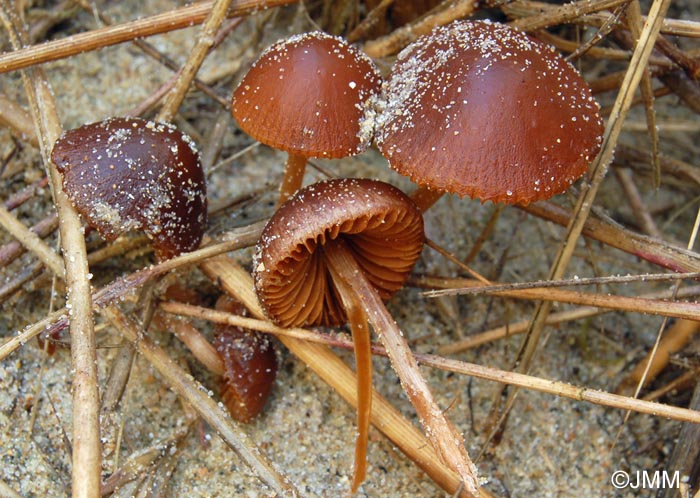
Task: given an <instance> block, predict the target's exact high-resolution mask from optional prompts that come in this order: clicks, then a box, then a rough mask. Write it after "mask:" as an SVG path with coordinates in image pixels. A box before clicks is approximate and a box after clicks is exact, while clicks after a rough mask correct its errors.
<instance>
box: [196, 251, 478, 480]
mask: <svg viewBox="0 0 700 498" xmlns="http://www.w3.org/2000/svg"><path fill="white" fill-rule="evenodd" d="M201 268H202V270H203V271H204V273H205V274H206V275H207V276H208V277H209V278H211V279H212V280H213V281H216V282H218V283H219V284H220V285H221V287H222V288H223V289H224V290H225V291H226V292H228V293H229V294H231V295H232V296H234V297H235V298H236V299H238V300H239V301H240V302H241V303H243V305H244V306H246V308H248V310H249V311H250V312H251V314H252V315H253V316H254V317H256V318H258V319H262V318H263V317H264V315H263V312H262V309H261V308H260V305H259V304H258V299H257V296H256V295H255V291H254V290H253V280H252V277H251V276H250V274H249V273H248V272H246V271H245V270H244V269H242V268H241V267H240V266H239V265H238V264H237V263H235V262H234V261H233V260H231V259H230V258H227V257H225V256H219V257H216V258H212V259H209V260H207V261H205V262H204V263H202V265H201ZM280 341H282V343H283V344H284V345H285V346H286V347H287V348H288V349H289V350H290V351H291V352H292V353H293V354H294V355H296V356H297V357H299V358H300V359H301V360H302V361H303V362H304V363H306V365H307V366H308V367H309V368H310V369H312V370H313V371H314V372H316V374H317V375H318V376H319V377H321V378H322V379H323V380H324V381H325V382H326V383H328V384H329V385H330V386H331V387H332V388H333V389H334V390H335V391H336V392H338V394H340V396H342V397H343V399H345V401H347V402H348V403H350V404H351V405H352V406H354V407H357V391H356V389H355V386H356V385H357V379H356V377H355V373H354V372H353V371H352V370H350V368H349V367H348V366H347V365H346V364H345V363H343V361H342V360H341V359H340V358H338V357H337V356H336V355H335V354H334V353H333V352H332V351H330V350H329V349H328V348H326V347H324V346H321V345H318V344H310V343H307V342H304V341H302V340H299V339H294V338H292V337H283V336H282V337H280ZM371 416H372V424H373V425H374V426H375V427H376V428H377V429H379V430H380V431H381V432H382V433H384V435H386V436H387V437H388V438H389V439H391V441H393V442H394V444H396V445H397V446H398V447H399V448H400V449H401V451H403V452H404V453H405V454H406V455H407V456H408V457H409V458H410V459H411V460H413V461H414V462H415V463H416V465H418V466H419V467H420V468H422V469H423V470H424V471H425V472H426V473H427V474H428V475H429V476H430V477H431V478H432V479H433V480H434V481H435V482H436V483H437V484H438V485H439V486H440V487H442V488H443V489H445V490H446V491H447V492H449V493H455V492H457V491H458V490H459V489H461V488H460V482H461V481H460V478H459V477H458V476H457V474H456V473H455V472H454V471H452V470H450V469H449V468H448V467H447V466H445V465H444V464H443V463H442V462H441V460H440V458H439V457H438V455H437V453H436V452H435V450H434V449H433V446H432V445H431V444H430V443H429V442H428V440H427V439H426V438H425V436H424V435H423V434H422V433H421V432H420V431H418V430H417V429H416V428H415V427H414V426H413V425H411V424H410V423H408V422H407V421H406V419H404V418H403V416H401V414H400V413H399V412H398V411H397V410H396V409H395V408H394V407H393V406H392V405H391V404H389V403H388V402H387V401H386V400H385V399H384V398H383V397H381V396H380V395H379V394H377V393H376V391H373V393H372V415H371ZM480 491H481V492H482V493H485V491H484V490H483V488H481V490H480Z"/></svg>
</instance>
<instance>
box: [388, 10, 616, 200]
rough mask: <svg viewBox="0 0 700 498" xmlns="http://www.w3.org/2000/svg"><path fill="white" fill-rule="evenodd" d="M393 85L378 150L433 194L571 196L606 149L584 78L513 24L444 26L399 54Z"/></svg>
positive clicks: (514, 197) (488, 197) (533, 197)
mask: <svg viewBox="0 0 700 498" xmlns="http://www.w3.org/2000/svg"><path fill="white" fill-rule="evenodd" d="M386 87H387V89H386V94H385V96H384V98H383V102H382V105H383V106H384V107H385V108H384V110H383V111H382V112H381V113H380V116H379V122H378V124H377V129H378V133H377V137H376V138H377V145H378V146H379V148H380V150H381V151H382V153H383V154H384V155H385V156H386V157H387V158H388V159H389V162H390V163H391V166H392V167H393V168H394V169H396V170H397V171H398V172H400V173H402V174H404V175H407V176H409V177H410V178H411V179H412V180H413V181H414V182H416V183H418V184H419V185H421V186H425V187H427V188H429V189H435V190H441V191H447V192H451V193H456V194H459V195H460V196H465V195H468V196H470V197H477V198H479V199H481V200H482V201H487V200H492V201H494V202H506V203H508V204H517V203H521V204H527V203H529V202H533V201H536V200H540V199H544V198H548V197H551V196H553V195H555V194H558V193H561V192H563V191H564V190H566V189H567V188H568V187H569V186H570V185H571V183H572V182H574V181H575V180H576V179H578V178H579V177H580V176H581V175H583V174H584V173H585V172H586V170H587V167H588V164H589V162H590V160H592V159H593V157H594V156H595V154H596V153H597V151H598V150H599V148H600V145H601V142H602V134H603V122H602V119H601V117H600V113H599V106H598V104H597V103H596V101H595V100H594V99H593V97H592V95H591V91H590V89H589V88H588V85H587V84H586V82H585V81H584V80H583V79H582V78H581V76H580V75H579V74H578V72H577V71H576V70H575V69H574V68H573V67H572V66H571V65H570V64H569V63H568V62H566V61H564V59H562V57H561V56H560V55H559V54H558V53H557V52H555V51H554V49H553V48H552V47H549V46H547V45H545V44H543V43H541V42H539V41H537V40H535V39H534V38H531V37H530V36H528V35H526V34H525V33H522V32H519V31H515V30H513V29H511V28H509V27H507V26H503V25H499V24H495V23H490V22H485V21H474V22H465V21H458V22H454V23H452V24H449V25H447V26H442V27H439V28H436V29H435V30H433V32H432V33H430V34H428V35H426V36H423V37H421V38H419V39H418V40H417V41H416V42H414V43H413V44H411V45H409V46H408V47H407V48H406V49H404V51H402V52H401V53H400V54H399V58H398V60H397V62H396V64H395V66H394V68H393V69H392V72H391V75H390V76H389V79H388V82H387V85H386Z"/></svg>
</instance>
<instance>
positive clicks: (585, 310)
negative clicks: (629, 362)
mask: <svg viewBox="0 0 700 498" xmlns="http://www.w3.org/2000/svg"><path fill="white" fill-rule="evenodd" d="M699 292H700V286H694V287H688V288H686V289H681V290H680V291H679V292H678V297H689V296H694V295H697V294H698V293H699ZM671 295H672V292H669V291H667V292H663V293H655V294H649V295H645V296H641V297H647V298H656V299H665V298H667V297H671ZM610 311H613V310H610V309H608V310H606V309H603V308H598V307H594V306H584V307H580V308H577V309H573V310H567V311H560V312H558V313H551V314H550V315H549V316H548V317H547V325H554V324H557V323H563V322H568V321H573V320H581V319H583V318H589V317H592V316H597V315H602V314H603V313H608V312H610ZM528 323H529V321H528V320H522V321H519V322H515V323H509V324H508V325H502V326H500V327H496V328H493V329H491V330H486V331H484V332H481V333H479V334H474V335H470V336H469V337H465V338H464V339H461V340H459V341H455V342H452V343H450V344H445V345H443V346H440V347H439V348H438V353H439V354H444V355H449V354H455V353H459V352H460V351H464V350H466V349H472V348H475V347H478V346H481V345H483V344H486V343H489V342H493V341H497V340H499V339H505V338H506V337H509V336H511V335H516V334H522V333H523V332H525V331H526V330H527V327H528Z"/></svg>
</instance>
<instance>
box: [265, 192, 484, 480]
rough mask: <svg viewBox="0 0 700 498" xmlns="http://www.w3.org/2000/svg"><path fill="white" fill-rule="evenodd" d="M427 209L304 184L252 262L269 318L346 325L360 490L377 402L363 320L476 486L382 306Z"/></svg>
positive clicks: (395, 195) (416, 247)
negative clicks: (351, 348) (353, 370)
mask: <svg viewBox="0 0 700 498" xmlns="http://www.w3.org/2000/svg"><path fill="white" fill-rule="evenodd" d="M423 240H424V234H423V219H422V216H421V212H420V211H419V210H418V209H417V208H416V206H415V205H414V204H413V202H411V201H410V199H409V198H408V197H407V196H406V195H405V194H403V193H402V192H401V191H400V190H398V189H396V188H395V187H392V186H391V185H388V184H386V183H382V182H379V181H375V180H365V179H342V180H328V181H323V182H319V183H316V184H313V185H310V186H308V187H305V188H302V189H301V190H299V192H298V193H297V194H296V195H295V196H294V197H292V198H291V199H289V200H288V201H287V202H285V203H284V204H283V205H282V206H281V207H280V208H279V210H278V211H277V212H276V213H275V214H274V215H273V216H272V218H271V219H270V221H269V222H268V224H267V225H266V226H265V229H264V230H263V233H262V236H261V238H260V242H259V243H258V247H257V252H256V257H255V261H254V278H255V287H256V290H257V293H258V297H259V299H260V302H261V304H262V306H263V308H264V309H265V311H266V313H267V314H268V316H269V317H270V318H271V319H272V320H273V321H275V322H277V323H278V324H279V325H282V326H286V327H289V326H300V325H338V324H340V323H343V322H345V321H349V322H350V326H351V329H352V335H353V339H354V343H355V358H356V365H357V377H358V386H357V390H358V413H357V419H358V422H357V423H358V437H357V443H356V449H355V475H354V478H353V482H352V490H353V491H355V490H356V489H357V488H358V486H359V485H360V483H361V482H362V480H363V479H364V476H365V472H366V452H367V435H368V430H369V418H370V403H371V375H372V364H371V351H370V338H369V329H368V327H367V320H369V322H370V323H371V324H372V326H373V328H374V330H375V332H376V333H377V334H378V335H379V336H380V338H381V340H382V342H383V343H384V346H385V347H386V349H387V352H388V353H389V357H390V358H391V360H392V364H393V366H394V368H395V370H396V371H397V373H398V374H399V377H400V379H401V381H402V384H403V386H404V390H405V391H406V393H407V394H408V396H409V398H410V400H411V402H412V403H413V405H414V407H415V408H416V411H417V413H418V415H419V417H420V418H421V420H422V422H423V424H424V426H425V429H426V433H427V435H428V437H429V438H430V440H431V442H432V443H433V444H434V445H435V447H436V449H437V450H438V451H439V453H440V454H441V455H442V456H443V458H444V459H445V460H446V462H447V463H448V464H449V465H450V466H451V467H452V468H453V469H455V470H456V471H457V472H459V474H460V475H461V476H462V478H463V479H464V480H465V484H466V485H467V490H468V491H470V492H472V493H474V492H476V489H477V486H478V485H477V483H476V478H475V476H476V471H475V469H474V467H473V465H472V464H471V461H469V458H468V456H467V454H466V450H464V447H463V443H462V438H461V435H460V434H459V433H457V432H456V431H455V429H454V428H453V427H452V425H451V424H450V423H449V422H448V421H447V419H446V418H445V416H444V414H443V413H442V411H441V410H440V408H439V407H438V405H437V403H436V402H435V400H434V399H433V397H432V395H431V393H430V390H429V389H428V386H427V383H426V381H425V379H423V377H422V375H421V374H420V371H419V369H418V365H417V364H416V361H415V359H414V358H413V355H412V354H411V351H410V349H409V347H408V344H407V343H406V340H405V339H404V338H403V336H402V333H401V331H400V330H399V329H398V327H397V325H396V323H395V322H394V320H393V318H392V317H391V315H390V314H389V312H388V311H387V310H386V307H385V306H384V304H383V302H382V299H387V298H388V297H389V296H390V295H391V294H392V293H393V292H395V291H396V290H398V289H399V288H400V287H402V285H403V283H404V282H405V280H406V278H407V277H408V275H409V273H410V272H411V270H412V268H413V266H414V264H415V262H416V261H417V259H418V258H419V256H420V253H421V249H422V246H423Z"/></svg>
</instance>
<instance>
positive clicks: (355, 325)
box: [324, 242, 372, 493]
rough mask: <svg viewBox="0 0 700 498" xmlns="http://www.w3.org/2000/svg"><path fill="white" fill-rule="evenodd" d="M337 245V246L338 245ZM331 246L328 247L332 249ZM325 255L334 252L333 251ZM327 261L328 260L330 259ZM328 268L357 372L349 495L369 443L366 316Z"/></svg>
mask: <svg viewBox="0 0 700 498" xmlns="http://www.w3.org/2000/svg"><path fill="white" fill-rule="evenodd" d="M339 244H340V242H339ZM333 245H335V244H331V246H333ZM324 252H326V254H327V253H328V252H331V253H333V252H335V251H334V250H333V249H330V251H328V250H327V249H324ZM327 257H328V258H329V261H330V259H332V256H331V255H328V254H327ZM334 268H335V267H334V266H333V265H331V266H330V271H331V275H332V278H333V281H334V283H335V286H336V289H337V290H338V293H339V294H340V298H341V300H342V301H343V307H344V308H345V313H346V314H347V316H348V322H349V323H350V329H351V330H352V339H353V345H354V350H355V369H356V370H357V439H356V440H355V473H354V475H353V478H352V485H351V492H352V493H355V492H356V491H357V488H359V487H360V484H362V481H364V480H365V476H366V475H367V447H368V442H369V424H370V418H371V414H372V342H371V340H370V334H369V326H368V324H367V314H366V313H365V310H364V308H363V307H362V303H361V302H360V300H359V299H358V298H357V294H356V292H355V291H354V290H353V288H352V285H351V284H350V281H348V280H347V279H346V278H343V276H342V275H341V274H339V273H337V272H336V271H334Z"/></svg>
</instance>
